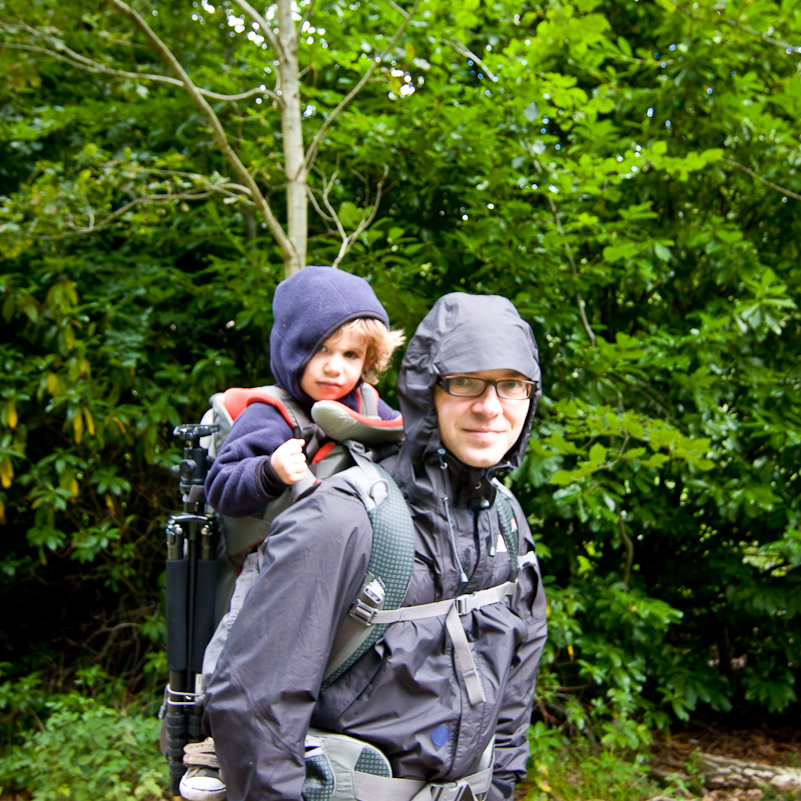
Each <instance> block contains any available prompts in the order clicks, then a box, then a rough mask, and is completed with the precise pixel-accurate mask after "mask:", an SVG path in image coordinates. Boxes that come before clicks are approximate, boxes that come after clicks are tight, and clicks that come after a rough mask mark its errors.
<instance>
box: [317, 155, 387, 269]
mask: <svg viewBox="0 0 801 801" xmlns="http://www.w3.org/2000/svg"><path fill="white" fill-rule="evenodd" d="M388 173H389V168H388V167H387V166H386V165H384V174H383V175H382V176H381V180H380V181H379V182H378V186H377V187H376V197H375V202H374V203H373V207H372V208H371V209H370V213H369V214H366V215H365V216H364V217H362V219H361V221H360V222H359V224H358V225H357V226H356V230H355V231H353V233H351V234H350V235H348V234H347V233H345V226H344V225H343V224H342V220H340V219H339V215H338V214H337V212H336V209H334V207H333V206H332V205H331V201H330V200H329V195H330V193H331V189H332V187H333V186H334V183H335V181H336V177H337V175H338V174H339V171H338V170H336V171H335V172H334V174H333V175H332V176H331V180H330V181H328V182H325V179H324V180H323V192H322V198H323V203H324V204H325V207H326V208H327V209H328V212H329V214H330V215H331V219H332V221H333V222H334V224H335V225H336V227H337V231H338V232H339V236H340V238H341V239H342V244H341V245H340V248H339V253H338V254H337V257H336V258H335V259H334V261H333V262H332V264H331V266H332V267H339V265H340V264H341V263H342V260H343V259H344V258H345V256H346V255H347V253H348V251H349V250H350V249H351V247H353V243H354V242H355V241H356V240H357V239H358V237H359V236H360V234H361V233H362V231H364V230H365V229H366V228H367V227H368V226H369V225H370V223H372V221H373V220H374V219H375V216H376V214H377V213H378V206H379V204H380V203H381V196H382V193H383V188H384V181H385V180H386V178H387V175H388ZM314 205H315V208H316V207H317V204H316V202H315V203H314ZM320 216H321V217H323V219H326V216H325V215H323V214H321V215H320Z"/></svg>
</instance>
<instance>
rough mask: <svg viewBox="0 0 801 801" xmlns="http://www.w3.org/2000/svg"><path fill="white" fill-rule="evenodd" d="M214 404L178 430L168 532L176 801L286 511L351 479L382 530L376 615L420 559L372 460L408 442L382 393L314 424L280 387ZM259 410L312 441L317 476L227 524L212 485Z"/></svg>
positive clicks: (367, 593) (242, 391) (319, 409)
mask: <svg viewBox="0 0 801 801" xmlns="http://www.w3.org/2000/svg"><path fill="white" fill-rule="evenodd" d="M210 403H211V406H210V408H209V409H208V410H207V412H206V413H205V414H204V415H203V418H202V420H201V422H200V423H199V424H188V425H181V426H178V427H177V428H176V429H175V431H174V434H175V436H176V437H178V438H179V439H180V440H182V442H183V459H182V460H181V462H180V463H179V464H178V465H176V467H175V468H173V470H174V472H175V473H177V474H178V475H179V476H180V491H181V500H182V510H181V512H179V513H176V514H174V515H172V516H171V517H170V519H169V521H168V523H167V527H166V535H167V559H166V588H167V591H166V618H167V668H168V671H169V683H168V685H167V687H166V689H165V702H164V704H163V706H162V710H161V713H160V714H161V716H162V717H163V719H164V726H163V729H162V750H163V751H164V752H165V754H166V756H167V760H168V763H169V768H170V783H171V790H172V794H173V795H176V796H177V795H178V784H179V783H180V779H181V776H182V775H183V773H184V770H185V768H184V764H183V748H184V745H186V744H187V743H191V742H199V741H200V740H202V739H203V737H204V735H203V732H202V729H201V717H202V712H203V694H204V687H203V659H204V653H205V650H206V646H207V645H208V643H209V641H210V640H211V639H212V636H213V635H214V631H215V627H216V626H217V623H218V622H219V620H220V619H221V618H222V617H223V616H224V615H225V614H226V612H227V611H228V607H229V603H230V600H231V595H232V593H233V589H234V585H235V583H236V577H237V573H238V571H239V569H240V568H241V566H242V564H243V562H244V560H245V558H246V557H247V556H248V554H249V553H251V552H252V551H253V550H254V548H256V546H258V545H259V543H261V542H262V541H263V540H264V538H265V537H266V536H267V534H268V533H269V529H270V524H271V522H272V520H273V519H274V518H275V517H276V516H277V515H278V514H279V513H280V512H282V511H283V510H284V509H286V508H287V507H288V506H290V505H291V504H292V503H294V502H295V501H296V500H297V499H298V498H299V497H301V496H302V495H304V494H305V493H307V492H309V491H310V490H311V488H312V487H313V486H314V484H315V483H316V482H317V481H319V480H321V479H323V478H327V477H329V476H332V475H334V474H337V473H345V477H346V479H347V480H348V482H349V483H350V484H351V485H352V486H353V487H354V489H355V490H356V491H357V493H358V494H359V497H360V498H361V499H362V501H363V502H364V503H365V506H366V508H367V511H368V515H369V516H370V519H371V523H372V524H373V531H374V543H373V551H374V559H371V561H370V566H369V567H370V573H371V576H370V578H369V579H368V578H367V577H365V584H364V590H363V592H362V595H361V596H360V601H361V603H362V604H363V605H364V606H365V607H366V608H381V609H384V608H391V607H392V606H393V605H395V606H397V605H399V604H400V602H401V600H402V599H403V595H404V593H405V591H406V586H407V584H408V581H409V577H410V576H411V569H412V562H413V559H414V544H413V529H412V524H411V519H410V518H409V514H408V511H407V508H406V503H405V501H404V500H403V496H402V495H401V493H400V491H399V490H398V488H397V487H396V486H395V483H394V481H392V479H391V478H390V477H389V475H388V474H387V473H386V472H385V471H384V470H383V469H382V468H380V467H379V466H378V465H375V464H374V463H373V461H372V459H373V458H379V457H383V456H384V455H386V453H389V452H390V451H391V450H392V449H393V448H395V447H397V445H396V443H397V442H398V441H399V440H400V439H401V438H402V437H403V422H402V420H401V419H400V418H396V419H394V420H381V419H380V418H379V416H378V393H377V392H376V391H375V389H374V388H373V387H371V386H369V385H363V386H362V387H360V388H359V390H358V406H359V411H357V412H354V411H353V410H351V409H349V408H348V407H346V406H344V405H343V404H341V403H338V402H336V401H321V402H318V403H317V404H315V405H314V407H313V411H312V419H310V418H309V416H308V415H307V414H306V412H305V410H304V409H303V407H302V406H300V404H299V403H298V402H297V401H296V400H295V399H294V398H293V397H292V396H291V395H290V394H289V393H288V392H286V391H285V390H283V389H281V388H280V387H276V386H264V387H255V388H239V387H236V388H231V389H228V390H226V391H225V392H221V393H217V394H215V395H213V396H212V397H211V399H210ZM251 403H267V404H269V405H270V406H273V407H274V408H276V409H277V410H278V412H279V413H280V414H281V416H282V417H283V418H284V420H285V421H286V422H287V424H288V425H289V426H290V428H291V429H292V432H293V436H295V437H297V438H299V439H303V440H305V442H306V445H305V447H304V451H305V452H306V456H307V459H308V461H309V464H310V473H309V475H307V477H306V478H305V479H303V480H302V481H301V482H299V483H298V484H295V485H293V486H292V487H287V489H286V490H285V492H284V493H283V494H282V495H281V496H280V497H278V498H277V499H275V500H274V501H273V502H272V503H270V504H268V505H267V506H266V507H265V508H264V509H263V510H261V512H260V513H259V514H256V515H253V516H250V517H243V518H233V517H226V516H224V515H220V514H218V513H217V512H215V511H214V510H213V509H212V508H211V507H209V506H208V504H207V503H206V498H205V493H204V489H203V485H204V481H205V478H206V474H207V473H208V470H209V468H210V466H211V464H212V462H213V460H214V457H215V456H216V455H217V453H218V452H219V450H220V448H221V447H222V444H223V443H224V441H225V439H226V437H227V436H228V434H229V433H230V430H231V426H232V425H233V422H234V420H235V419H236V418H237V417H238V416H239V415H240V414H241V413H242V412H243V411H244V410H245V409H246V408H247V407H248V406H249V405H250V404H251ZM357 438H358V439H357ZM398 513H400V518H398ZM404 517H405V519H404ZM390 519H391V520H397V519H400V520H401V521H402V525H401V526H397V525H393V526H390V525H389V524H388V523H387V522H385V521H386V520H390ZM390 529H391V530H390ZM390 550H391V552H390ZM384 628H385V626H374V627H367V626H364V625H362V626H359V627H358V629H355V628H354V630H353V632H352V636H347V637H345V638H344V640H343V639H342V638H340V639H339V640H338V648H337V651H338V655H339V658H338V659H337V660H336V664H335V665H333V666H332V668H331V669H330V670H329V671H328V673H327V676H328V677H329V678H330V680H332V681H333V680H334V679H335V678H337V677H338V676H339V675H341V673H343V672H344V671H345V670H347V668H348V667H349V666H350V665H351V664H352V663H353V662H355V661H356V659H358V658H359V656H361V654H362V653H364V652H365V650H366V649H367V648H369V647H370V646H371V644H372V643H373V642H375V641H376V640H377V639H378V637H379V636H380V634H381V632H383V629H384Z"/></svg>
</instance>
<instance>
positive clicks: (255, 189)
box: [109, 0, 298, 262]
mask: <svg viewBox="0 0 801 801" xmlns="http://www.w3.org/2000/svg"><path fill="white" fill-rule="evenodd" d="M109 2H110V3H111V5H112V6H114V8H116V9H117V10H118V11H119V12H120V13H121V14H122V15H123V16H125V17H127V18H128V19H130V20H131V21H132V22H133V23H134V25H136V27H137V28H139V30H140V31H141V32H142V33H143V34H144V36H145V37H146V38H147V40H148V41H149V42H150V43H151V45H152V46H153V47H154V48H155V50H156V52H157V53H158V54H159V55H160V56H161V57H162V58H163V59H164V61H166V62H167V64H169V66H170V67H171V68H172V70H173V71H174V72H175V73H176V75H178V77H179V78H180V79H181V82H182V83H183V85H184V87H185V88H186V91H187V92H188V93H189V95H190V97H191V98H192V99H193V100H194V101H195V103H196V104H197V106H198V107H199V108H200V110H201V111H202V112H203V114H204V115H205V117H206V119H207V120H208V121H209V124H210V126H211V129H212V132H213V133H214V139H215V141H216V142H217V146H218V147H219V148H220V150H222V152H223V155H224V156H225V158H226V159H227V160H228V163H229V164H230V165H231V166H232V167H233V169H234V172H235V173H236V174H237V175H238V176H239V178H240V180H241V181H242V183H243V184H244V185H245V186H246V187H247V188H248V189H249V190H250V194H251V197H252V198H253V200H254V202H255V203H256V206H257V208H258V209H259V211H260V213H261V214H262V216H263V217H264V220H265V222H266V223H267V227H268V228H269V229H270V233H272V235H273V236H274V237H275V239H276V241H277V242H278V245H279V246H280V248H281V251H282V252H283V254H284V260H285V262H288V261H289V260H292V261H297V260H298V254H297V251H296V250H295V246H294V244H293V243H292V241H291V240H290V239H289V237H288V236H287V235H286V233H285V232H284V229H283V228H282V227H281V224H280V223H279V222H278V220H277V219H276V217H275V215H274V214H273V210H272V208H271V207H270V204H269V202H268V201H267V198H265V197H264V195H263V194H262V193H261V190H260V189H259V186H258V184H257V183H256V181H255V180H254V178H253V176H252V175H251V174H250V172H248V170H247V168H246V167H245V165H244V164H243V163H242V161H241V160H240V158H239V156H237V154H236V152H235V151H234V149H233V148H232V147H231V145H230V143H229V142H228V137H227V136H226V133H225V130H224V128H223V126H222V123H221V122H220V118H219V117H218V116H217V114H216V113H215V112H214V109H212V107H211V106H210V105H209V104H208V102H207V101H206V99H205V98H204V97H203V96H202V95H201V94H200V92H198V89H197V87H196V86H195V84H194V83H192V79H191V78H190V77H189V75H188V74H187V73H186V71H185V70H184V68H183V67H182V66H181V63H180V62H179V61H178V59H177V58H176V57H175V56H174V55H173V53H172V51H171V50H170V49H169V48H168V47H167V46H166V45H165V44H164V42H162V41H161V39H159V37H158V36H156V34H155V33H154V32H153V31H152V30H151V28H150V26H149V25H148V24H147V22H145V20H144V19H143V18H142V17H141V16H140V15H139V14H138V13H137V12H136V11H135V10H134V9H132V8H131V7H130V6H128V5H126V4H125V3H123V2H122V0H109Z"/></svg>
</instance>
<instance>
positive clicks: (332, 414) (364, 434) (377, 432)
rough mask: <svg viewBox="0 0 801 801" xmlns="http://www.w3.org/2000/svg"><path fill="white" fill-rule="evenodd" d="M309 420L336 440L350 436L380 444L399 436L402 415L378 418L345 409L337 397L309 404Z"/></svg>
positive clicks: (401, 433) (369, 442)
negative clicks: (389, 418)
mask: <svg viewBox="0 0 801 801" xmlns="http://www.w3.org/2000/svg"><path fill="white" fill-rule="evenodd" d="M311 416H312V420H314V422H315V423H317V425H318V426H320V428H321V429H322V430H323V432H324V433H325V435H326V436H327V437H330V438H331V439H333V440H336V441H337V442H342V441H343V440H346V439H352V440H354V441H356V442H361V443H362V444H363V445H370V446H372V445H383V444H384V443H387V442H398V441H399V440H401V439H403V434H404V432H403V418H402V417H400V416H398V417H396V418H395V419H394V420H382V419H381V418H380V417H370V416H368V415H366V414H359V413H358V412H354V411H353V409H349V408H348V407H347V406H345V404H343V403H340V402H339V401H333V400H322V401H317V403H315V404H314V406H312V408H311Z"/></svg>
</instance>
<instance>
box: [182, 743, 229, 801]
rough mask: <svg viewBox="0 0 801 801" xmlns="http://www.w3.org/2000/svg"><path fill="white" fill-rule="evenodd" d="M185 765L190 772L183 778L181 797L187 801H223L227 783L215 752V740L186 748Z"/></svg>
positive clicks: (186, 746)
mask: <svg viewBox="0 0 801 801" xmlns="http://www.w3.org/2000/svg"><path fill="white" fill-rule="evenodd" d="M184 765H186V766H187V768H188V770H187V771H186V773H184V775H183V777H182V778H181V783H180V791H181V797H182V798H184V799H186V801H223V799H225V782H224V781H223V778H222V773H221V772H220V763H219V761H218V759H217V754H216V753H215V751H214V740H213V739H212V738H211V737H207V738H206V739H205V740H204V741H203V742H202V743H189V744H188V745H185V746H184Z"/></svg>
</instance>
